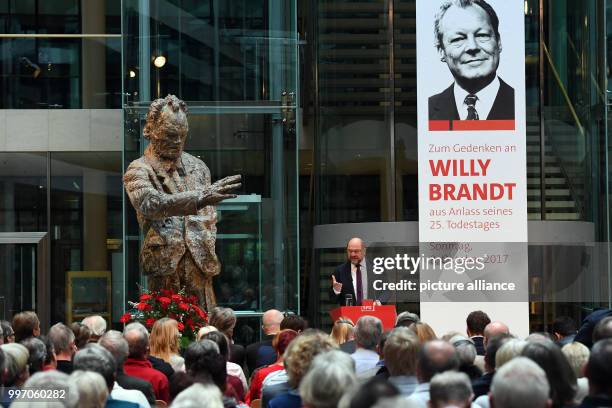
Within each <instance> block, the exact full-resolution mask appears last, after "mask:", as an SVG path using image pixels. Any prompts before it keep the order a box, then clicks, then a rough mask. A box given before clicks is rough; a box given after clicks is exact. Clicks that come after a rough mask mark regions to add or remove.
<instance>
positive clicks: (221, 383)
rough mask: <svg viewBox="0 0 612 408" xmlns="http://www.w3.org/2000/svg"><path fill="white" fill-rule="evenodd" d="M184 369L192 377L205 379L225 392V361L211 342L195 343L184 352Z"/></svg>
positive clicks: (216, 346) (201, 341) (203, 340)
mask: <svg viewBox="0 0 612 408" xmlns="http://www.w3.org/2000/svg"><path fill="white" fill-rule="evenodd" d="M184 357H185V369H186V370H187V373H188V374H190V375H191V376H193V377H198V378H207V379H209V380H210V381H211V382H213V383H214V384H215V385H216V386H217V387H219V389H220V390H223V391H224V390H225V384H226V379H227V368H226V360H225V358H224V357H223V356H222V355H221V353H220V352H219V346H218V345H217V343H215V342H213V341H212V340H208V339H202V340H200V341H195V342H193V343H191V344H190V345H189V347H187V349H186V350H185V354H184Z"/></svg>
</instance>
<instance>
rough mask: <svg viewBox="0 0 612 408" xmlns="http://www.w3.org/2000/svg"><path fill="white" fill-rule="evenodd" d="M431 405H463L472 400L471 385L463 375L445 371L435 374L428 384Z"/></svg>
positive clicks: (465, 375)
mask: <svg viewBox="0 0 612 408" xmlns="http://www.w3.org/2000/svg"><path fill="white" fill-rule="evenodd" d="M429 396H430V398H431V405H432V406H436V405H435V404H438V403H440V404H448V403H453V404H456V403H464V402H466V401H471V400H472V396H473V393H472V384H471V383H470V378H469V377H468V376H467V374H465V373H459V372H455V371H446V372H444V373H440V374H436V375H434V377H433V378H432V379H431V382H430V384H429Z"/></svg>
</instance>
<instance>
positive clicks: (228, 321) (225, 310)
mask: <svg viewBox="0 0 612 408" xmlns="http://www.w3.org/2000/svg"><path fill="white" fill-rule="evenodd" d="M208 324H210V325H211V326H215V327H216V328H217V330H219V331H220V332H221V333H223V334H225V335H226V336H227V337H228V338H230V339H231V338H232V337H233V335H234V327H235V326H236V314H235V313H234V311H233V310H232V309H230V308H229V307H215V308H214V309H213V310H212V311H211V312H210V315H209V317H208Z"/></svg>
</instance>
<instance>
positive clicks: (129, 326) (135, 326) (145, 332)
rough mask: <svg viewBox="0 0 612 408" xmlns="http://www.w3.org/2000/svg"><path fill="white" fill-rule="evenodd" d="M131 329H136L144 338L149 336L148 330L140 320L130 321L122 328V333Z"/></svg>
mask: <svg viewBox="0 0 612 408" xmlns="http://www.w3.org/2000/svg"><path fill="white" fill-rule="evenodd" d="M132 330H137V331H139V332H141V333H142V334H143V335H144V336H145V337H146V338H149V331H148V330H147V328H146V327H145V326H144V324H142V323H140V322H132V323H129V324H127V325H126V326H125V327H124V328H123V334H124V335H125V333H127V332H130V331H132Z"/></svg>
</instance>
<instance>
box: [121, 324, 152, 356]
mask: <svg viewBox="0 0 612 408" xmlns="http://www.w3.org/2000/svg"><path fill="white" fill-rule="evenodd" d="M123 338H125V340H126V341H127V343H128V350H129V357H132V358H138V359H142V358H145V356H146V355H147V352H148V350H149V332H148V331H147V329H146V327H144V326H143V325H142V324H140V323H130V324H128V325H127V326H125V329H123Z"/></svg>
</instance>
